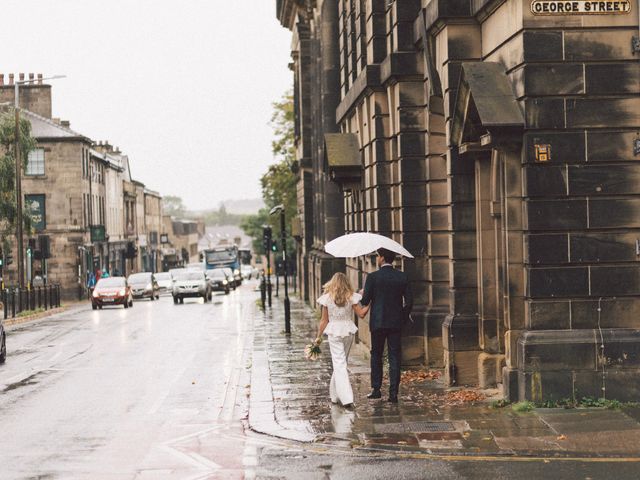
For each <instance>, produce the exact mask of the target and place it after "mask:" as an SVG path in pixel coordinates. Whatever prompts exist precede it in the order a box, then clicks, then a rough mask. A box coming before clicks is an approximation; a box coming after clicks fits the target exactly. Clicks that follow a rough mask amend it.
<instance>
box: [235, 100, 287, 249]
mask: <svg viewBox="0 0 640 480" xmlns="http://www.w3.org/2000/svg"><path fill="white" fill-rule="evenodd" d="M294 121H295V118H294V110H293V93H292V92H291V91H289V92H287V93H285V94H284V95H283V96H282V98H281V99H280V100H279V101H277V102H274V103H273V114H272V115H271V123H270V125H271V127H272V128H273V133H274V139H273V141H272V142H271V151H272V153H273V156H274V158H275V160H276V161H275V162H274V163H273V164H271V165H270V166H269V168H268V169H267V171H266V173H265V174H264V175H262V177H261V179H260V184H261V186H262V198H263V200H264V203H265V205H266V208H265V209H263V210H261V211H260V212H259V213H258V214H257V215H250V216H249V217H248V218H246V219H245V220H244V221H243V222H242V224H241V225H240V226H241V227H242V229H243V230H244V231H245V233H246V234H247V235H249V236H251V237H252V238H253V246H254V251H255V252H256V253H264V249H263V247H262V225H264V224H269V225H271V226H272V228H273V237H274V239H279V238H280V217H279V215H273V216H270V215H269V211H270V210H271V209H272V208H273V207H275V206H277V205H283V206H284V211H285V217H286V220H287V225H289V228H290V225H291V220H292V219H293V218H294V217H295V216H296V215H297V212H298V208H297V199H296V194H297V192H296V184H297V176H296V174H295V173H294V170H295V166H296V163H297V162H296V147H295V123H294ZM288 249H289V250H291V251H292V250H293V242H292V241H291V237H290V236H289V243H288Z"/></svg>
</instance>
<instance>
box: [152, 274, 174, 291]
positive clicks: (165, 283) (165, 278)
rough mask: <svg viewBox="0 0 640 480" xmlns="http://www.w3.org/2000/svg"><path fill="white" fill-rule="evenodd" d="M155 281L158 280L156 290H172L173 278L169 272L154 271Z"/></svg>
mask: <svg viewBox="0 0 640 480" xmlns="http://www.w3.org/2000/svg"><path fill="white" fill-rule="evenodd" d="M156 281H157V282H158V292H159V293H160V294H163V293H171V292H172V290H173V279H172V278H171V274H170V273H169V272H162V273H156Z"/></svg>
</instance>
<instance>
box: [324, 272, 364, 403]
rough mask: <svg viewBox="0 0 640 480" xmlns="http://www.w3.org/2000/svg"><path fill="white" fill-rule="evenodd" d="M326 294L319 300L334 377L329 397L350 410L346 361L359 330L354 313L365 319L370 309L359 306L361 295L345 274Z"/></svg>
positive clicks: (328, 286)
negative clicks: (354, 289)
mask: <svg viewBox="0 0 640 480" xmlns="http://www.w3.org/2000/svg"><path fill="white" fill-rule="evenodd" d="M323 289H324V294H323V295H322V296H321V297H320V298H318V300H317V301H318V303H319V304H320V305H322V317H321V319H320V325H319V327H318V339H321V338H322V335H323V334H326V335H327V336H328V337H329V349H330V350H331V362H332V364H333V374H332V375H331V384H330V386H329V395H330V397H331V401H332V402H333V403H341V404H342V405H343V406H345V407H347V408H351V407H353V390H352V388H351V382H350V381H349V372H348V371H347V358H348V357H349V350H350V349H351V345H352V343H353V336H354V334H355V333H356V332H357V331H358V327H356V325H355V323H354V322H353V314H354V312H355V313H356V314H357V315H358V316H359V317H360V318H364V317H365V316H366V315H367V313H368V312H369V306H367V307H363V306H361V305H360V304H359V302H360V299H361V298H362V296H361V295H360V294H358V293H355V292H354V291H353V288H351V284H350V283H349V280H348V279H347V276H346V275H345V274H344V273H336V274H335V275H334V276H333V277H332V278H331V280H329V281H328V282H327V283H326V284H325V285H324V287H323Z"/></svg>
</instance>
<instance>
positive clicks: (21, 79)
mask: <svg viewBox="0 0 640 480" xmlns="http://www.w3.org/2000/svg"><path fill="white" fill-rule="evenodd" d="M20 81H21V82H24V73H21V74H20Z"/></svg>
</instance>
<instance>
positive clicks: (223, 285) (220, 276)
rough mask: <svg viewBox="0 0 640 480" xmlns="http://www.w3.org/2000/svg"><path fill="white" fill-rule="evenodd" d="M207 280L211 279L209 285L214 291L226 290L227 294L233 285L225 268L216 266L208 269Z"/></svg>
mask: <svg viewBox="0 0 640 480" xmlns="http://www.w3.org/2000/svg"><path fill="white" fill-rule="evenodd" d="M206 274H207V280H209V286H210V287H211V291H213V292H224V293H225V295H226V294H228V293H229V290H230V289H231V287H230V286H229V280H228V279H227V275H226V274H225V273H224V270H222V269H221V268H214V269H212V270H207V273H206Z"/></svg>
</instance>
